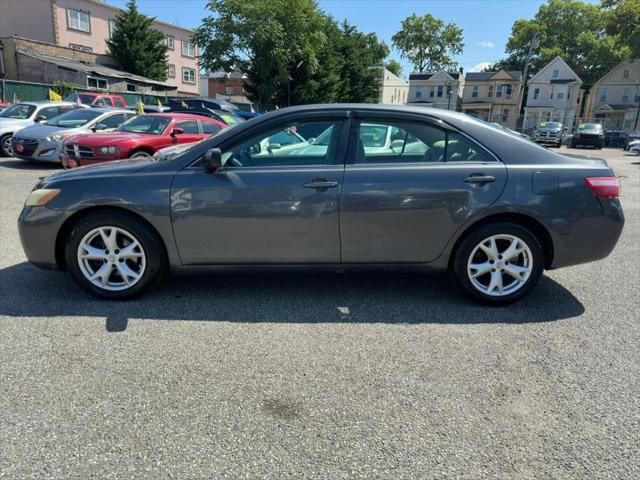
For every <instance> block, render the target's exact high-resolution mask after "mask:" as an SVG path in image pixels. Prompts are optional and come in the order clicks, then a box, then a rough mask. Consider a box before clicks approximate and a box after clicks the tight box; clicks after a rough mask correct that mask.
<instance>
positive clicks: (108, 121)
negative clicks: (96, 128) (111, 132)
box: [100, 113, 126, 128]
mask: <svg viewBox="0 0 640 480" xmlns="http://www.w3.org/2000/svg"><path fill="white" fill-rule="evenodd" d="M125 120H126V118H125V116H124V113H118V114H116V115H111V116H110V117H107V118H103V119H102V121H101V122H100V123H102V124H103V125H104V126H105V127H104V128H117V127H118V126H119V125H120V124H121V123H122V122H124V121H125Z"/></svg>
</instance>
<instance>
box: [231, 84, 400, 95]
mask: <svg viewBox="0 0 640 480" xmlns="http://www.w3.org/2000/svg"><path fill="white" fill-rule="evenodd" d="M224 94H225V95H233V87H229V86H225V87H224ZM394 98H395V95H394Z"/></svg>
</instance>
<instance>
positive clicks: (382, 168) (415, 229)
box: [340, 114, 507, 263]
mask: <svg viewBox="0 0 640 480" xmlns="http://www.w3.org/2000/svg"><path fill="white" fill-rule="evenodd" d="M361 125H362V126H366V127H367V128H365V129H361V128H360V126H361ZM375 126H377V127H378V128H374V127H375ZM389 128H390V129H391V131H392V132H393V133H392V135H393V136H392V142H393V145H394V148H392V149H389V150H387V149H381V148H379V146H380V145H381V144H382V143H384V142H385V141H386V139H385V138H384V135H385V134H386V132H387V131H388V129H389ZM363 132H364V133H365V134H366V135H364V136H363ZM376 132H377V133H376ZM350 138H351V141H350V154H349V157H348V160H347V165H346V168H345V176H344V184H343V188H342V199H341V210H340V234H341V241H342V261H343V262H345V263H360V262H364V263H387V262H388V263H397V262H408V263H414V262H415V263H423V262H429V261H432V260H434V259H436V258H437V257H438V255H439V254H440V252H441V251H442V250H443V248H444V247H445V245H446V243H447V242H448V241H449V239H450V238H451V236H452V235H453V234H454V232H455V231H456V229H457V228H458V227H459V226H460V225H461V224H462V223H463V222H465V221H466V220H468V219H469V218H470V217H472V216H474V215H477V214H478V213H479V212H480V211H482V210H483V209H484V208H487V207H488V206H489V205H491V204H492V203H493V202H495V201H496V200H497V199H498V197H499V196H500V194H501V192H502V190H503V189H504V186H505V182H506V178H507V172H506V167H505V165H504V164H503V163H502V162H500V161H499V160H498V159H496V158H495V157H494V156H493V155H492V154H491V153H490V152H488V151H487V150H485V149H484V148H483V147H482V146H480V145H478V144H477V143H476V142H474V141H473V140H472V139H470V138H468V137H467V136H465V135H464V134H463V133H460V132H457V131H455V130H453V129H450V128H449V127H447V126H446V125H444V124H443V123H442V122H438V121H436V120H433V121H430V120H425V117H423V116H415V117H414V116H411V115H408V114H407V115H405V114H388V115H387V114H385V117H384V118H376V117H367V116H359V118H358V119H357V120H356V121H354V122H352V134H351V137H350Z"/></svg>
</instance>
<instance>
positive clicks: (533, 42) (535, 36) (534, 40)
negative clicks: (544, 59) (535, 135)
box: [516, 32, 540, 127]
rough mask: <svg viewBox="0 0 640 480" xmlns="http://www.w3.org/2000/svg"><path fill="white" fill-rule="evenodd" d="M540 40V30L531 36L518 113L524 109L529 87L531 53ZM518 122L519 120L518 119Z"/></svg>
mask: <svg viewBox="0 0 640 480" xmlns="http://www.w3.org/2000/svg"><path fill="white" fill-rule="evenodd" d="M539 45H540V42H539V41H538V32H533V36H532V37H531V43H530V44H529V53H527V61H526V62H525V64H524V72H522V89H521V90H520V101H519V102H518V104H519V105H518V113H517V114H518V115H520V112H521V111H522V108H523V104H524V91H525V89H526V87H527V75H528V74H529V64H530V63H531V54H532V53H533V49H534V48H538V46H539ZM516 123H517V121H516ZM522 126H523V127H524V119H523V120H522Z"/></svg>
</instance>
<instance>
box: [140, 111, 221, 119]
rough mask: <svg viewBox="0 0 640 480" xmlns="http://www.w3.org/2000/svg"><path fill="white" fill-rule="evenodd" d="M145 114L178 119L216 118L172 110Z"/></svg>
mask: <svg viewBox="0 0 640 480" xmlns="http://www.w3.org/2000/svg"><path fill="white" fill-rule="evenodd" d="M144 115H148V116H150V117H167V118H177V119H185V120H202V119H207V120H213V121H215V119H214V118H207V117H203V116H202V115H194V114H191V113H172V112H162V113H145V114H144Z"/></svg>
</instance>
